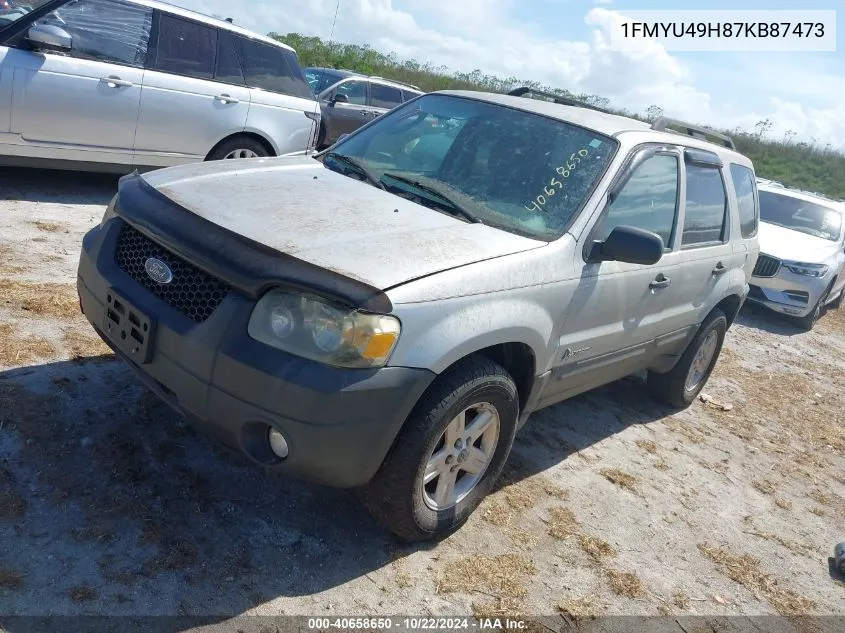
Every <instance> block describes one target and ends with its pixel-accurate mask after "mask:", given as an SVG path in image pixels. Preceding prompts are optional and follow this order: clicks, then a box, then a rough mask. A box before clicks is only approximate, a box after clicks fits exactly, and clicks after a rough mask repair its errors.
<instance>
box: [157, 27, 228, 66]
mask: <svg viewBox="0 0 845 633" xmlns="http://www.w3.org/2000/svg"><path fill="white" fill-rule="evenodd" d="M216 59H217V29H215V28H213V27H210V26H205V25H203V24H198V23H197V22H191V21H190V20H183V19H182V18H177V17H174V16H171V15H167V14H166V13H163V14H162V15H161V22H160V23H159V34H158V52H157V57H156V70H161V71H163V72H167V73H173V74H175V75H184V76H185V77H194V78H196V79H213V78H214V64H215V60H216Z"/></svg>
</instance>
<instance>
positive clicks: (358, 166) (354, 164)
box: [324, 152, 387, 191]
mask: <svg viewBox="0 0 845 633" xmlns="http://www.w3.org/2000/svg"><path fill="white" fill-rule="evenodd" d="M324 158H331V159H333V160H336V161H337V162H339V163H343V164H344V165H346V166H347V167H351V168H352V171H354V172H355V173H356V174H358V175H360V176H363V177H364V178H365V179H366V181H367V182H368V183H370V184H371V185H373V186H374V187H378V188H379V189H384V190H385V191H386V190H387V188H386V187H385V186H384V184H382V182H381V181H380V180H379V179H378V178H376V177H375V175H373V172H371V171H370V170H369V169H367V168H366V167H364V164H363V163H362V162H361V161H360V160H358V159H357V158H354V157H352V156H346V155H345V154H338V153H337V152H329V153H328V154H326V155H325V156H324Z"/></svg>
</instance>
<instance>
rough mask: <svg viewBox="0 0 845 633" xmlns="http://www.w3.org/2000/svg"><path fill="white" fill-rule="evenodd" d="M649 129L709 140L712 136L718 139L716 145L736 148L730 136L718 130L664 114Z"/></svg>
mask: <svg viewBox="0 0 845 633" xmlns="http://www.w3.org/2000/svg"><path fill="white" fill-rule="evenodd" d="M676 128H677V129H676ZM651 129H652V130H655V131H657V132H675V133H676V134H683V135H684V136H691V137H693V138H700V139H702V140H704V141H710V142H713V141H711V138H713V139H716V140H717V141H718V143H717V144H718V145H722V146H723V147H727V148H728V149H733V150H735V149H736V145H734V142H733V139H732V138H731V137H730V136H727V135H725V134H721V133H720V132H714V131H713V130H711V129H710V128H706V127H701V126H698V125H692V124H691V123H685V122H684V121H679V120H677V119H670V118H668V117H664V116H661V117H658V118H657V119H655V120H654V123H652V124H651Z"/></svg>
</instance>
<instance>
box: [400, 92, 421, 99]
mask: <svg viewBox="0 0 845 633" xmlns="http://www.w3.org/2000/svg"><path fill="white" fill-rule="evenodd" d="M419 96H420V94H419V93H418V92H409V91H407V90H403V91H402V100H403V101H410V100H411V99H413V98H414V97H419Z"/></svg>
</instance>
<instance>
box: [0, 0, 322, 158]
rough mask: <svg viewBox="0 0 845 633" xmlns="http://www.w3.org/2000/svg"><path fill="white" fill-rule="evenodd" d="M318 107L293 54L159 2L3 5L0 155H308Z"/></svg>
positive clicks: (44, 0) (71, 0) (77, 0)
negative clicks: (7, 8)
mask: <svg viewBox="0 0 845 633" xmlns="http://www.w3.org/2000/svg"><path fill="white" fill-rule="evenodd" d="M319 122H320V106H319V104H318V102H317V100H316V99H315V98H314V95H313V93H312V92H311V88H310V87H309V86H308V83H307V82H306V81H305V77H304V75H303V74H302V70H301V69H300V67H299V62H298V61H297V58H296V53H295V52H294V51H293V49H291V48H290V47H288V46H286V45H285V44H282V43H281V42H277V41H276V40H273V39H271V38H268V37H263V36H261V35H258V34H257V33H252V32H250V31H247V30H246V29H243V28H241V27H238V26H236V25H234V24H231V23H230V22H227V21H223V20H217V19H214V18H209V17H206V16H203V15H200V14H199V13H193V12H191V11H186V10H184V9H180V8H178V7H175V6H173V5H170V4H165V3H163V2H157V1H155V0H31V1H30V2H29V3H28V6H27V7H21V8H18V9H13V10H8V11H4V10H2V9H0V159H2V161H3V162H4V163H13V164H23V165H30V164H31V165H35V166H47V167H58V168H74V169H91V170H108V171H119V172H120V171H122V172H128V171H132V170H133V169H141V170H143V169H149V168H156V167H166V166H170V165H178V164H181V163H190V162H196V161H202V160H216V159H223V158H253V157H263V156H278V155H282V154H289V153H299V152H305V151H306V150H308V149H310V148H311V147H312V146H313V144H314V143H315V142H316V137H317V131H318V129H319Z"/></svg>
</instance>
